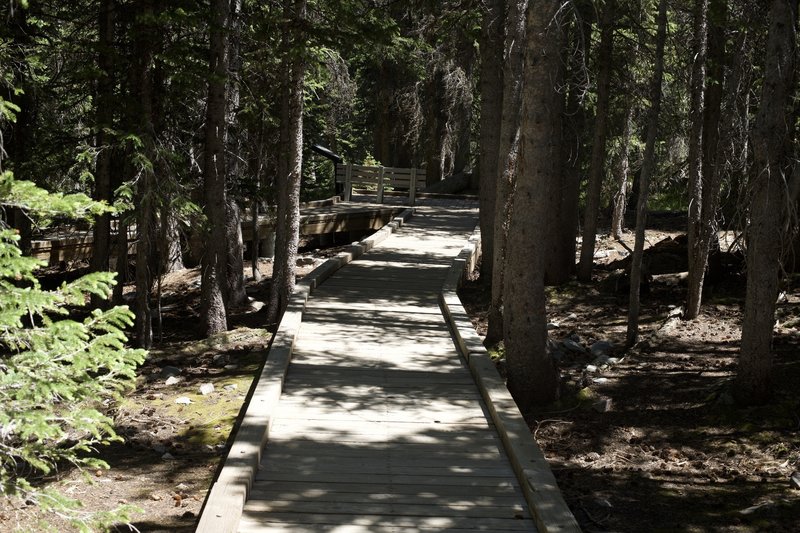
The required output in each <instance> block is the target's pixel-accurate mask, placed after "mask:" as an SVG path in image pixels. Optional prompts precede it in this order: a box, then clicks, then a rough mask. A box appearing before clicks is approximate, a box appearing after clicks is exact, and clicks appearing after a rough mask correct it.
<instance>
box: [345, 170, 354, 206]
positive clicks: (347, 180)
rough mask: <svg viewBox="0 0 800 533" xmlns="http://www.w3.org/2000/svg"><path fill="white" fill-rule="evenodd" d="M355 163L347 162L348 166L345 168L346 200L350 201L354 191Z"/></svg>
mask: <svg viewBox="0 0 800 533" xmlns="http://www.w3.org/2000/svg"><path fill="white" fill-rule="evenodd" d="M352 179H353V163H347V167H346V168H345V172H344V201H345V202H349V201H350V195H351V194H352V192H353V183H352Z"/></svg>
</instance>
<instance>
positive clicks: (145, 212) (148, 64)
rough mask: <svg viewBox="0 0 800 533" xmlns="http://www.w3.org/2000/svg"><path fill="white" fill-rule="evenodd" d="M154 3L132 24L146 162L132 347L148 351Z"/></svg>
mask: <svg viewBox="0 0 800 533" xmlns="http://www.w3.org/2000/svg"><path fill="white" fill-rule="evenodd" d="M157 7H158V5H157V2H156V0H143V1H142V2H141V4H140V7H139V9H140V11H139V12H138V17H137V21H136V27H137V30H136V44H135V50H136V63H135V64H136V79H137V88H138V95H137V96H138V102H139V106H138V109H137V114H138V117H137V118H138V125H137V128H136V131H137V134H138V136H139V139H140V141H141V150H142V155H143V156H144V158H145V159H147V162H145V163H139V164H138V165H139V166H138V168H136V171H137V172H138V175H139V177H138V181H137V184H136V185H137V186H136V229H137V233H138V238H137V241H136V303H135V312H136V324H135V331H136V344H137V346H138V347H140V348H150V347H151V346H152V344H153V305H152V301H151V300H152V290H153V279H154V276H153V271H152V269H151V268H150V263H151V259H152V258H153V257H154V256H155V255H156V251H157V246H156V233H155V228H156V201H157V199H156V177H155V172H154V171H153V168H154V165H155V158H156V149H155V128H154V126H153V55H154V50H155V48H156V40H157V39H158V38H159V37H158V28H157V27H156V26H155V23H154V19H155V13H156V8H157Z"/></svg>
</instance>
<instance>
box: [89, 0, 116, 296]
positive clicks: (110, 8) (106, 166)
mask: <svg viewBox="0 0 800 533" xmlns="http://www.w3.org/2000/svg"><path fill="white" fill-rule="evenodd" d="M114 10H115V6H114V0H101V2H100V10H99V13H98V32H97V33H98V43H97V66H98V70H99V77H98V80H97V94H96V97H95V98H96V101H95V120H96V126H95V127H96V128H97V132H96V133H95V149H96V150H97V160H96V163H95V171H94V195H93V196H94V199H95V200H97V201H102V202H107V203H109V204H110V203H111V202H112V193H113V191H112V187H111V151H112V147H111V145H110V142H111V136H110V135H109V133H108V130H110V129H111V128H112V127H113V126H114V105H113V101H114V74H113V73H114V58H113V47H114ZM110 255H111V215H110V214H108V213H104V214H102V215H99V216H98V217H97V218H96V219H95V223H94V227H93V228H92V258H91V261H90V263H89V267H90V270H91V271H92V272H103V271H107V270H108V269H109V259H110ZM93 303H95V304H99V303H100V302H99V301H95V302H93Z"/></svg>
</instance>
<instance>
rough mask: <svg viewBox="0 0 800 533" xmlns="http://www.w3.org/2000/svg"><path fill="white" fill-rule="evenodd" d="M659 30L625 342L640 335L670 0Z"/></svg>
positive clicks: (661, 10)
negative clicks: (642, 294)
mask: <svg viewBox="0 0 800 533" xmlns="http://www.w3.org/2000/svg"><path fill="white" fill-rule="evenodd" d="M657 24H658V30H657V33H656V51H655V65H654V68H653V79H652V85H651V87H650V113H649V116H648V119H647V139H646V141H645V147H644V160H643V162H642V171H641V176H640V178H639V180H640V181H639V195H638V198H637V201H636V240H635V243H634V248H633V255H632V257H631V274H630V281H631V292H630V301H629V304H628V331H627V334H626V344H627V345H628V346H633V345H634V344H636V342H637V341H638V339H639V305H640V302H639V289H640V285H641V281H642V256H643V255H644V234H645V227H646V224H647V197H648V194H649V189H650V179H651V178H652V176H653V173H654V172H655V167H656V139H657V137H658V119H659V115H660V113H661V83H662V81H663V79H664V43H665V41H666V38H667V2H666V0H659V2H658V18H657Z"/></svg>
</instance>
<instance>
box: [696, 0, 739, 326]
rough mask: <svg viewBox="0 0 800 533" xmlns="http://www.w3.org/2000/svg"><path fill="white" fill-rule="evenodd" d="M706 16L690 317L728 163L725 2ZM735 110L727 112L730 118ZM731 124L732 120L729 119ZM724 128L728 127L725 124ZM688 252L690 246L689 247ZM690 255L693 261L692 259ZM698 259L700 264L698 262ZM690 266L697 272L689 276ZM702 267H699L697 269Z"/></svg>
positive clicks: (712, 241)
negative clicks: (725, 139) (724, 118)
mask: <svg viewBox="0 0 800 533" xmlns="http://www.w3.org/2000/svg"><path fill="white" fill-rule="evenodd" d="M708 13H709V17H708V22H707V23H708V25H709V29H708V76H707V78H706V90H705V98H704V99H705V109H704V112H703V166H702V169H703V170H702V180H703V181H702V191H703V193H702V202H701V207H700V228H699V232H698V234H699V238H698V242H697V249H698V250H699V253H700V255H699V256H696V257H694V258H692V257H691V256H690V258H689V269H690V273H689V288H688V303H687V305H686V315H685V316H686V318H687V319H692V318H695V317H697V315H698V314H699V313H700V304H701V303H702V294H703V283H704V278H705V270H706V268H707V265H708V256H709V253H710V252H711V250H712V249H714V248H718V246H719V242H718V237H717V210H718V209H719V198H720V190H721V186H722V179H723V176H724V174H725V172H724V170H725V166H726V165H727V164H728V163H727V162H728V157H729V156H730V155H732V154H730V151H729V150H726V149H725V147H724V146H723V143H722V142H720V128H721V113H722V95H723V90H722V89H723V84H724V81H725V80H724V72H725V69H724V64H725V61H726V59H725V19H726V18H727V5H726V4H725V2H724V1H723V0H711V1H710V3H709V11H708ZM739 70H740V67H736V68H735V69H734V71H733V73H732V77H733V78H736V77H737V72H738V71H739ZM733 117H735V114H734V113H732V114H731V118H733ZM731 124H732V123H731ZM726 129H727V130H728V131H731V130H732V126H731V128H726ZM689 250H690V254H691V253H692V252H691V250H692V247H690V248H689ZM693 259H694V260H695V262H696V263H695V262H693ZM701 262H702V265H701V264H700V263H701ZM692 268H694V269H696V270H697V272H698V274H696V275H695V276H694V277H693V276H692V273H691V270H692ZM701 268H702V270H701Z"/></svg>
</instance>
